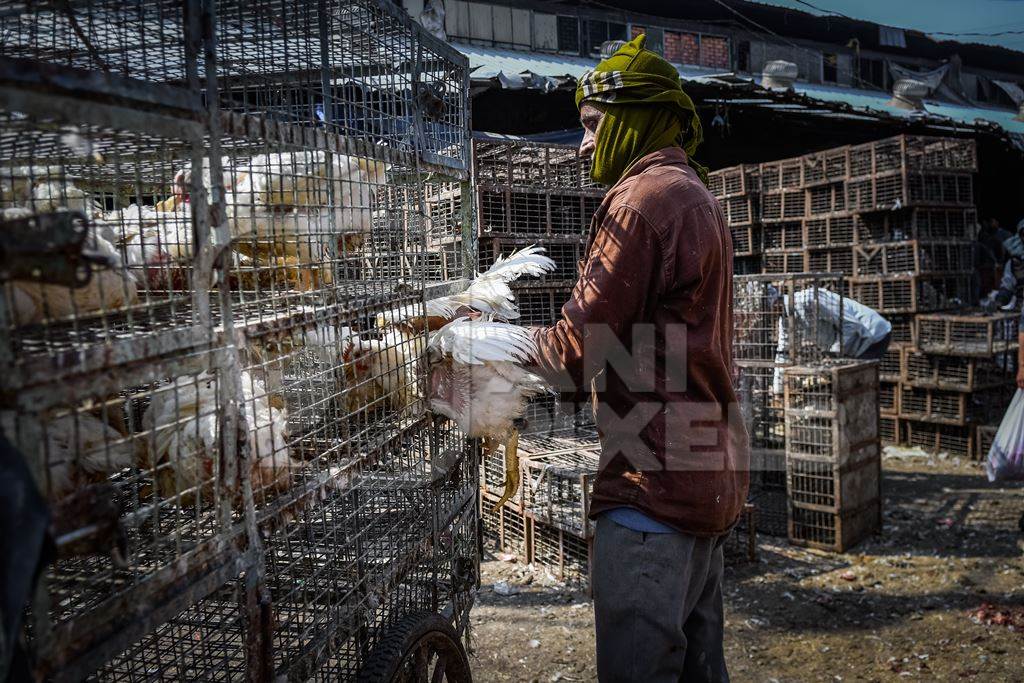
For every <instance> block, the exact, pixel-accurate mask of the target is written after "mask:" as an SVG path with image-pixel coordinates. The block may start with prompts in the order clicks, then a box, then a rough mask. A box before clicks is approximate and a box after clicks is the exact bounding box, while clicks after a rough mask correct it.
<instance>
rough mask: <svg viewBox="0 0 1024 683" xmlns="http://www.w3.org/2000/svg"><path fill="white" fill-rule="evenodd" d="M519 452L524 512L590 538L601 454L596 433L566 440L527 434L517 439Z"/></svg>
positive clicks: (535, 518) (537, 519) (546, 522)
mask: <svg viewBox="0 0 1024 683" xmlns="http://www.w3.org/2000/svg"><path fill="white" fill-rule="evenodd" d="M519 453H520V468H521V471H522V481H523V511H524V512H525V514H527V515H528V516H530V517H532V518H533V519H534V520H536V521H537V522H541V523H544V524H548V525H550V526H553V527H557V528H559V529H563V530H565V531H568V532H569V533H572V534H575V535H576V536H579V537H580V538H590V536H592V535H593V531H594V529H593V525H592V523H591V521H590V519H589V517H588V515H589V514H590V496H591V493H592V491H593V485H594V479H596V477H597V470H598V466H599V464H600V457H601V444H600V441H599V440H598V438H597V435H596V433H592V434H591V435H590V436H588V437H579V438H574V439H570V440H567V441H563V440H559V439H552V438H550V437H547V436H542V435H538V436H530V437H529V438H526V439H523V440H521V441H520V450H519Z"/></svg>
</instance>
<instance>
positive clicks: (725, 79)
mask: <svg viewBox="0 0 1024 683" xmlns="http://www.w3.org/2000/svg"><path fill="white" fill-rule="evenodd" d="M453 47H455V49H457V50H458V51H459V52H461V53H463V54H464V55H466V56H467V57H468V58H469V63H470V68H471V70H472V76H473V78H475V79H477V78H479V79H491V78H493V79H499V80H500V81H502V82H503V83H505V84H506V87H508V85H507V84H508V83H510V82H511V83H520V85H519V86H518V87H530V86H529V84H526V83H523V82H522V74H526V73H530V74H536V75H538V76H545V77H552V78H559V77H569V78H574V79H576V78H579V77H580V76H582V75H583V74H584V73H586V71H588V70H589V69H592V68H594V66H595V65H596V64H597V60H595V59H584V58H582V57H570V56H565V55H551V54H543V53H535V52H522V51H517V50H506V49H501V48H493V47H481V46H477V45H464V44H461V43H453ZM676 68H677V69H678V70H679V74H680V76H681V77H682V78H683V79H684V80H688V81H696V82H703V83H712V82H717V83H721V84H722V85H723V86H728V85H737V84H742V85H743V86H745V87H746V88H749V87H750V85H752V84H753V81H747V80H745V79H739V78H736V77H735V76H732V75H731V74H728V75H727V74H722V73H721V72H716V71H714V70H712V69H702V68H700V67H690V66H682V67H680V66H677V67H676ZM716 77H718V78H716ZM512 87H516V86H515V85H513V86H512ZM794 92H796V93H797V94H800V95H804V96H806V97H809V98H813V99H815V100H818V101H820V102H822V103H823V104H824V103H833V104H834V103H839V104H845V105H848V106H849V107H851V108H852V109H853V110H855V111H859V112H865V113H872V112H874V113H881V114H887V115H890V116H895V117H900V118H907V119H912V118H921V117H925V118H926V119H927V120H928V121H929V123H935V124H938V125H942V123H943V121H944V120H945V121H948V123H949V124H950V125H962V124H968V125H974V124H975V123H977V122H979V121H980V122H987V123H989V124H996V125H998V126H1000V127H1001V128H1002V129H1003V130H1005V131H1007V132H1008V133H1015V134H1017V136H1015V137H1018V138H1019V136H1021V135H1024V121H1015V120H1014V117H1015V116H1016V112H1014V111H1011V110H1004V109H990V108H987V107H966V106H961V105H956V104H949V103H946V102H936V101H929V100H926V101H925V107H926V110H927V111H926V112H923V113H922V112H913V111H907V110H905V109H898V108H896V107H891V106H889V100H890V99H891V98H892V95H891V94H890V93H884V92H880V91H868V90H856V89H853V88H840V87H830V86H826V85H816V84H812V83H796V84H795V85H794ZM737 94H739V93H737ZM754 94H755V93H753V92H750V91H749V90H745V92H744V94H743V95H741V97H743V98H744V99H750V96H751V95H754ZM765 104H766V106H772V105H769V104H768V102H765ZM780 104H783V103H782V102H774V105H773V106H775V107H776V108H778V107H779V105H780ZM802 110H803V111H805V112H807V111H808V109H807V106H806V105H805V106H803V107H802ZM823 113H824V112H823ZM828 114H829V115H831V114H832V112H828Z"/></svg>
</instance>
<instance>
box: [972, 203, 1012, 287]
mask: <svg viewBox="0 0 1024 683" xmlns="http://www.w3.org/2000/svg"><path fill="white" fill-rule="evenodd" d="M1011 237H1013V234H1012V233H1011V232H1010V231H1009V230H1006V229H1005V228H1003V227H1002V226H1000V225H999V221H998V220H997V219H995V218H986V219H983V220H982V221H981V223H980V224H979V226H978V236H977V238H976V239H975V242H974V269H975V271H976V272H977V277H978V282H977V285H978V287H979V291H981V292H987V291H989V290H991V289H993V288H994V287H996V286H997V284H996V283H997V282H998V281H999V272H1000V271H1001V270H1002V268H1003V264H1004V263H1005V262H1006V252H1005V250H1004V248H1003V243H1004V242H1005V241H1006V240H1008V239H1010V238H1011Z"/></svg>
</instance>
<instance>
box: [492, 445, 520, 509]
mask: <svg viewBox="0 0 1024 683" xmlns="http://www.w3.org/2000/svg"><path fill="white" fill-rule="evenodd" d="M517 488H519V432H518V431H516V430H514V429H513V430H512V434H511V436H509V438H508V441H506V442H505V492H504V493H502V494H501V499H500V500H499V501H498V502H497V503H496V504H495V505H494V508H493V509H492V510H491V512H497V511H498V510H499V509H501V506H502V505H504V504H505V501H506V500H508V499H509V498H511V497H512V494H513V493H515V492H516V489H517Z"/></svg>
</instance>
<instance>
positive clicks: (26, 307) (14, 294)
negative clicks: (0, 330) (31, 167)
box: [2, 207, 138, 325]
mask: <svg viewBox="0 0 1024 683" xmlns="http://www.w3.org/2000/svg"><path fill="white" fill-rule="evenodd" d="M2 215H3V219H4V220H14V219H18V218H27V217H29V216H31V215H33V212H32V211H30V210H29V209H22V208H17V207H12V208H8V209H4V210H3V212H2ZM100 232H101V228H100V226H98V225H97V224H96V223H94V224H93V225H92V226H91V228H90V235H89V236H88V237H87V238H86V242H85V245H86V247H87V248H89V249H91V250H92V251H94V252H97V253H99V254H101V255H102V256H104V257H105V258H106V260H107V263H108V264H110V265H109V267H93V269H92V278H91V279H90V280H89V283H88V284H86V285H85V286H84V287H78V288H71V287H65V286H62V285H51V284H44V283H39V282H34V281H30V280H14V281H12V282H9V283H6V284H5V285H4V293H5V296H6V298H7V309H8V315H9V320H10V322H11V323H13V324H14V325H31V324H34V323H39V322H42V321H43V320H60V319H66V318H70V317H72V316H81V315H85V314H87V313H92V312H95V311H112V310H114V309H117V308H122V307H124V306H128V305H130V304H133V303H135V302H136V301H138V290H137V288H136V286H135V281H134V280H133V279H132V278H131V277H130V276H129V275H128V274H127V272H126V271H125V269H124V266H123V262H122V260H121V255H120V253H119V252H118V251H117V249H116V248H115V247H114V245H112V244H111V243H110V242H108V241H107V240H106V239H104V238H103V237H102V236H101V234H100Z"/></svg>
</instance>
